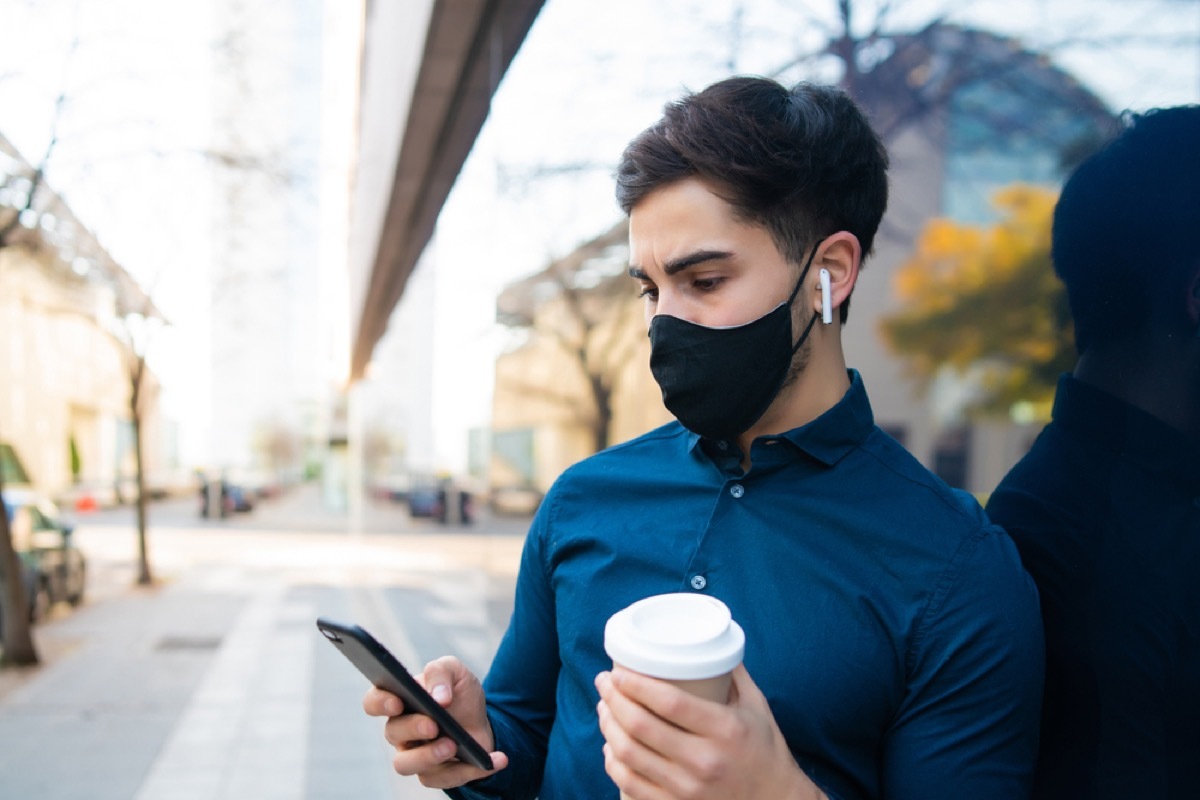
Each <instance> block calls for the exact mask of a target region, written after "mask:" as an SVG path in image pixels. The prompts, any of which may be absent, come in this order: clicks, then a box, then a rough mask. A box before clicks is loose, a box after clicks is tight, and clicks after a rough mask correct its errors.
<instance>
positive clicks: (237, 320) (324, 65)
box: [207, 0, 361, 473]
mask: <svg viewBox="0 0 1200 800" xmlns="http://www.w3.org/2000/svg"><path fill="white" fill-rule="evenodd" d="M346 11H349V14H346V13H345V12H346ZM356 13H357V14H361V8H356V7H355V6H354V4H350V6H349V8H345V9H343V16H348V17H351V18H354V16H355V14H356ZM211 14H212V23H213V26H214V29H215V31H216V34H215V45H214V47H213V49H212V59H213V69H212V94H211V101H212V108H213V121H212V134H211V143H210V147H211V151H212V153H213V155H214V158H213V159H212V161H213V164H214V171H213V178H212V180H213V190H212V192H211V195H210V196H211V198H212V206H211V208H210V209H208V214H207V219H208V225H209V230H210V234H209V245H210V252H211V254H212V259H213V264H212V269H211V272H210V274H211V276H212V291H211V297H212V317H211V319H212V323H211V331H212V333H211V337H212V338H211V357H212V369H211V374H212V398H211V402H212V426H213V429H212V432H211V436H210V438H209V448H210V453H209V459H210V465H211V466H213V467H216V468H220V469H233V470H235V472H236V471H243V470H253V471H255V472H260V471H268V472H285V473H287V472H290V473H296V472H298V471H299V470H300V468H301V465H302V462H303V461H304V459H305V456H306V455H307V456H308V457H309V459H310V460H315V461H319V460H320V459H321V458H322V453H323V452H324V448H323V447H320V446H318V445H319V444H321V442H320V440H321V439H323V431H324V430H325V428H326V427H327V425H328V419H327V417H328V413H329V399H330V393H331V388H330V387H331V383H332V380H333V378H332V375H331V366H330V365H331V359H332V358H333V348H334V347H335V346H336V341H334V340H332V337H331V330H332V327H333V325H334V324H335V320H336V319H337V318H340V317H344V315H332V314H331V310H330V308H331V306H333V304H336V303H337V302H338V300H339V297H340V295H338V294H336V293H332V292H330V290H329V286H330V283H329V281H328V280H327V279H326V277H325V271H326V270H339V271H340V270H341V269H344V256H343V257H342V258H340V259H339V258H337V256H333V258H334V259H336V263H332V264H331V263H328V259H329V255H328V254H329V253H330V248H328V247H327V246H326V244H325V241H324V240H325V237H328V236H333V237H335V238H336V237H338V236H339V234H342V235H344V226H343V227H339V226H338V220H339V219H340V217H342V216H344V215H345V213H346V211H345V200H344V198H345V196H346V188H345V178H344V175H345V172H344V170H343V172H342V185H341V186H340V187H335V188H334V189H332V190H330V189H329V185H328V184H326V183H323V182H322V168H323V166H324V162H323V160H322V159H323V155H324V150H323V148H331V147H332V148H341V149H342V151H343V152H348V151H349V149H350V137H349V131H350V130H351V125H352V118H351V112H350V110H349V109H350V108H352V105H349V106H348V107H347V108H344V109H342V110H341V111H340V120H341V127H342V128H343V129H344V133H342V134H341V135H340V137H339V135H338V132H337V131H338V129H337V128H336V127H335V126H334V123H336V121H337V120H336V117H337V112H336V111H335V110H334V109H331V108H328V107H327V101H328V100H329V97H330V95H329V94H328V93H327V92H325V91H324V90H323V87H324V85H325V84H324V82H325V81H326V80H328V79H329V76H330V73H333V74H334V75H338V76H340V75H342V74H344V73H345V70H344V69H343V68H342V65H341V64H339V63H337V62H336V61H335V59H334V58H332V57H331V55H330V51H329V49H328V46H327V39H329V38H331V37H330V30H329V28H330V25H329V24H328V19H327V9H326V4H325V3H324V2H322V0H303V1H302V2H293V3H284V4H279V3H273V2H265V0H219V1H218V2H214V3H212V5H211ZM356 33H357V28H356V27H354V28H351V33H350V34H349V35H351V36H353V35H355V34H356ZM343 35H345V34H343ZM349 59H351V62H350V63H351V65H353V60H352V59H353V54H352V53H351V54H350V56H349ZM339 70H340V71H339ZM353 93H354V82H353V80H350V81H348V82H346V83H344V84H343V85H342V86H341V94H343V95H349V96H350V97H351V98H352V97H353ZM325 115H328V116H329V119H326V117H325ZM339 189H340V198H341V199H340V204H339V192H338V190H339ZM330 203H332V204H333V205H332V206H330V205H329V204H330ZM330 211H332V213H329V212H330ZM325 214H329V217H328V221H327V218H326V216H325ZM339 243H340V244H341V245H342V252H344V239H342V240H340V242H339ZM323 259H325V261H323ZM306 450H307V451H308V452H307V453H306Z"/></svg>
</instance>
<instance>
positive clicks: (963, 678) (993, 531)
mask: <svg viewBox="0 0 1200 800" xmlns="http://www.w3.org/2000/svg"><path fill="white" fill-rule="evenodd" d="M932 588H933V591H932V593H931V595H930V599H929V602H928V604H927V606H926V608H925V609H924V611H923V613H922V614H921V617H920V618H919V622H918V624H917V628H916V631H915V634H914V636H913V639H912V641H911V643H910V646H909V650H908V653H907V656H906V662H907V663H906V667H907V670H908V687H907V691H906V695H905V699H904V702H903V703H902V705H901V708H900V709H899V711H898V713H897V715H896V718H895V719H894V720H893V723H892V726H891V728H890V730H889V732H888V734H887V737H886V739H885V743H884V752H883V765H882V766H883V787H884V788H883V796H884V797H887V798H889V800H916V799H917V798H921V800H939V798H944V800H960V799H961V798H964V797H970V798H972V800H992V799H993V798H994V799H995V800H1011V799H1012V798H1022V797H1028V796H1029V792H1030V787H1031V784H1032V776H1033V768H1034V763H1035V760H1036V757H1037V743H1038V725H1039V715H1040V706H1041V697H1042V684H1043V680H1044V661H1045V655H1044V646H1045V645H1044V640H1043V637H1042V620H1041V614H1040V612H1039V609H1038V597H1037V590H1036V588H1035V587H1034V584H1033V581H1032V579H1031V578H1030V577H1029V575H1028V573H1026V572H1025V570H1024V568H1023V567H1022V566H1021V562H1020V558H1019V557H1018V555H1017V552H1016V548H1015V547H1014V546H1013V543H1012V541H1011V540H1010V539H1009V538H1008V536H1007V535H1006V534H1004V532H1003V531H1002V530H1000V529H999V528H998V527H996V526H993V525H988V526H986V527H984V528H982V529H980V530H979V531H977V532H976V534H975V535H974V536H972V537H969V538H967V539H966V540H965V541H964V542H963V544H962V545H961V546H960V547H959V549H958V551H957V553H956V554H955V556H954V558H953V559H952V560H951V562H950V564H949V565H948V566H947V568H946V570H945V571H944V572H943V573H942V575H941V577H940V579H939V581H938V583H937V585H936V586H934V587H932Z"/></svg>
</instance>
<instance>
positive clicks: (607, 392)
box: [589, 375, 613, 453]
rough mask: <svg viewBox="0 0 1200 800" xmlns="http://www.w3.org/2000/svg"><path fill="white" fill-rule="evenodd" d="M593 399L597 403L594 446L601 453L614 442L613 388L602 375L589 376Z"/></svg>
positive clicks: (593, 426)
mask: <svg viewBox="0 0 1200 800" xmlns="http://www.w3.org/2000/svg"><path fill="white" fill-rule="evenodd" d="M589 381H590V382H591V385H592V399H593V400H594V401H595V403H596V417H595V419H594V420H593V422H592V446H593V447H595V452H597V453H599V452H600V451H601V450H603V449H604V448H606V447H608V446H609V444H611V442H612V430H611V428H612V416H613V412H612V390H611V389H609V388H608V387H607V386H605V384H604V379H603V377H602V376H600V375H591V376H589Z"/></svg>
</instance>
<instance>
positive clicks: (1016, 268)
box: [880, 184, 1075, 416]
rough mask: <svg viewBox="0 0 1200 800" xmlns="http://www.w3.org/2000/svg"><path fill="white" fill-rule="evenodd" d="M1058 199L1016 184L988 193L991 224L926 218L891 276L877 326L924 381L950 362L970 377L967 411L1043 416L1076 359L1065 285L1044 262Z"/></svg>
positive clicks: (957, 370) (917, 377)
mask: <svg viewBox="0 0 1200 800" xmlns="http://www.w3.org/2000/svg"><path fill="white" fill-rule="evenodd" d="M1056 199H1057V195H1056V193H1054V192H1051V191H1048V190H1046V189H1043V188H1039V187H1034V186H1028V185H1023V184H1016V185H1013V186H1010V187H1007V188H1005V189H1003V190H1002V191H1000V192H998V193H997V195H996V197H995V199H994V200H993V204H994V206H995V207H996V208H997V210H999V211H1000V219H999V221H998V222H996V223H995V224H994V225H991V226H978V225H966V224H960V223H956V222H953V221H951V220H947V219H935V220H931V221H930V222H929V223H927V224H926V226H925V229H924V231H923V232H922V234H921V236H920V238H919V239H918V242H917V247H916V250H915V252H914V253H913V255H912V256H911V257H910V258H909V260H908V261H907V262H906V263H905V264H904V265H902V266H901V267H900V269H899V270H897V272H896V275H895V278H894V288H895V291H896V293H897V295H898V297H899V299H900V300H901V302H902V303H903V307H902V308H901V310H900V311H898V312H897V313H895V314H892V315H890V316H887V317H884V318H883V320H882V321H881V323H880V324H881V329H882V333H883V336H884V339H885V340H886V341H887V343H888V345H889V346H890V347H891V349H892V350H893V351H894V352H895V353H896V354H897V355H899V356H900V357H901V358H903V359H904V361H905V364H906V368H907V370H908V372H909V374H911V375H912V376H913V377H914V378H915V379H916V380H917V381H918V383H919V384H920V385H921V387H922V388H926V387H928V385H929V383H930V382H931V381H932V380H933V379H934V378H935V377H936V376H937V375H938V374H939V373H941V372H942V371H943V370H945V369H947V368H948V369H951V370H953V371H954V372H955V373H957V374H959V375H960V376H967V375H969V376H970V377H971V379H972V381H973V382H975V384H976V387H977V389H978V393H977V395H976V401H975V403H974V404H973V406H972V410H973V411H977V412H982V413H1007V412H1009V411H1010V409H1011V408H1012V406H1013V405H1014V404H1015V403H1032V404H1034V406H1035V407H1036V408H1038V409H1039V412H1040V413H1039V415H1040V416H1045V415H1046V414H1047V412H1048V410H1049V405H1050V403H1051V401H1052V399H1053V396H1054V387H1055V384H1056V382H1057V380H1058V376H1059V375H1061V374H1062V373H1063V372H1066V371H1069V370H1070V369H1071V368H1072V367H1073V366H1074V363H1075V345H1074V335H1073V331H1072V324H1071V312H1070V307H1069V306H1068V303H1067V294H1066V289H1065V288H1064V287H1063V285H1062V282H1061V281H1059V279H1058V276H1056V275H1055V274H1054V270H1053V269H1052V267H1051V262H1050V228H1051V223H1052V219H1053V214H1054V203H1055V201H1056Z"/></svg>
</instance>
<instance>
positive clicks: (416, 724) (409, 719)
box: [383, 714, 438, 747]
mask: <svg viewBox="0 0 1200 800" xmlns="http://www.w3.org/2000/svg"><path fill="white" fill-rule="evenodd" d="M437 736H438V727H437V723H435V722H434V721H433V720H432V719H430V718H429V717H427V716H425V715H424V714H405V715H403V716H400V717H391V718H389V719H388V721H387V723H386V724H385V725H384V726H383V738H384V739H386V740H387V743H388V744H390V745H391V746H392V747H415V746H416V745H418V744H425V743H427V742H430V741H432V740H434V739H436V738H437Z"/></svg>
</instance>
